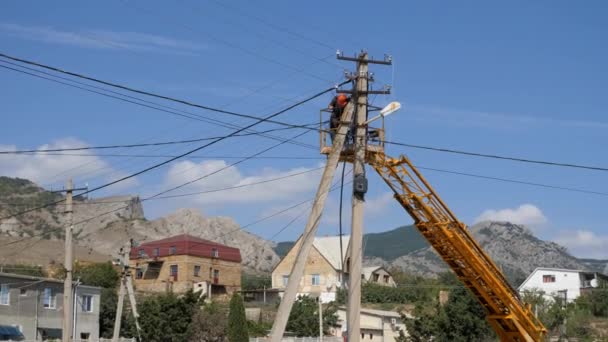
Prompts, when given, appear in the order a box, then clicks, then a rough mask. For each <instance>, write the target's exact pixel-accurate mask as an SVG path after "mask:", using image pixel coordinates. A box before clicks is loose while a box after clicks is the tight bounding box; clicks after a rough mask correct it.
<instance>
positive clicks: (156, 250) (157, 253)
mask: <svg viewBox="0 0 608 342" xmlns="http://www.w3.org/2000/svg"><path fill="white" fill-rule="evenodd" d="M152 254H153V255H154V256H155V257H157V256H159V255H160V248H154V251H152Z"/></svg>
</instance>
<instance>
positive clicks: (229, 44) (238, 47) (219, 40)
mask: <svg viewBox="0 0 608 342" xmlns="http://www.w3.org/2000/svg"><path fill="white" fill-rule="evenodd" d="M123 3H124V4H125V5H127V2H126V1H123ZM129 5H131V6H132V8H134V9H136V10H138V11H140V12H146V13H147V14H148V15H152V16H155V17H157V18H161V19H163V20H166V19H165V18H164V14H163V15H158V14H156V13H154V12H153V11H151V10H149V9H146V8H141V7H137V6H134V5H133V3H129ZM176 24H177V25H179V26H181V27H183V28H185V29H186V30H188V31H191V32H194V33H196V34H200V32H198V30H196V29H194V28H192V27H191V26H189V25H187V24H185V23H184V22H183V20H179V21H177V22H171V25H176ZM205 35H206V37H208V38H211V39H212V40H215V41H216V42H219V43H220V44H224V45H226V46H228V47H230V48H233V49H236V50H239V51H242V52H244V53H246V54H248V55H251V56H254V57H257V58H261V59H264V60H266V61H268V62H271V63H274V64H276V65H279V66H282V67H284V68H286V69H290V70H294V71H297V72H299V73H302V74H303V75H307V76H309V77H312V78H314V79H317V80H321V81H328V82H331V81H329V80H327V79H325V78H323V77H320V76H317V75H315V74H313V73H311V72H306V71H302V70H300V69H298V68H297V67H294V66H292V65H290V64H286V63H283V62H281V61H278V60H276V59H274V58H271V57H267V56H264V55H262V54H259V53H257V52H255V51H252V50H249V49H247V48H245V47H243V46H242V45H241V44H236V43H233V42H231V41H228V40H224V39H221V38H219V37H217V36H214V35H211V34H209V33H208V32H205Z"/></svg>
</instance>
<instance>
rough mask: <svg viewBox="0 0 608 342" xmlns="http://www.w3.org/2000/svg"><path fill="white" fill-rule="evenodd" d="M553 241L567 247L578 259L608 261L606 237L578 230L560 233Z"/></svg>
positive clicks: (607, 239) (607, 241)
mask: <svg viewBox="0 0 608 342" xmlns="http://www.w3.org/2000/svg"><path fill="white" fill-rule="evenodd" d="M554 241H555V242H557V243H558V244H560V245H562V246H565V247H567V248H568V250H569V251H570V253H572V254H573V255H574V256H577V257H579V258H597V259H608V235H598V234H596V233H594V232H592V231H589V230H584V229H579V230H575V231H562V232H560V233H559V234H558V236H557V238H555V239H554Z"/></svg>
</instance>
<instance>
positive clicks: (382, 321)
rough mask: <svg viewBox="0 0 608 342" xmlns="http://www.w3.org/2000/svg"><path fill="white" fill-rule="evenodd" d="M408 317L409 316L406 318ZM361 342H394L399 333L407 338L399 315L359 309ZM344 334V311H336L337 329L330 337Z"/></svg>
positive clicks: (391, 312)
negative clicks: (401, 332)
mask: <svg viewBox="0 0 608 342" xmlns="http://www.w3.org/2000/svg"><path fill="white" fill-rule="evenodd" d="M408 317H409V316H408ZM360 326H361V341H365V342H368V341H369V342H395V338H396V337H399V331H403V333H404V334H405V336H408V333H407V329H406V328H405V324H404V323H403V321H402V319H401V315H400V314H399V313H397V312H394V311H384V310H372V309H364V308H362V309H361V321H360ZM345 333H346V309H345V308H340V309H338V327H336V328H333V330H332V335H334V336H343V334H345Z"/></svg>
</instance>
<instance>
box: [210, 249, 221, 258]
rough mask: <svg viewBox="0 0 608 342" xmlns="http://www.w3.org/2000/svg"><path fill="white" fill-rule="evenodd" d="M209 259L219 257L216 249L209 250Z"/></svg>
mask: <svg viewBox="0 0 608 342" xmlns="http://www.w3.org/2000/svg"><path fill="white" fill-rule="evenodd" d="M211 257H212V258H219V257H220V252H219V251H218V250H217V248H213V249H212V250H211Z"/></svg>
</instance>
